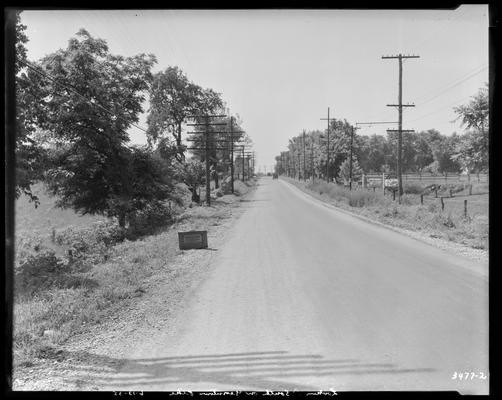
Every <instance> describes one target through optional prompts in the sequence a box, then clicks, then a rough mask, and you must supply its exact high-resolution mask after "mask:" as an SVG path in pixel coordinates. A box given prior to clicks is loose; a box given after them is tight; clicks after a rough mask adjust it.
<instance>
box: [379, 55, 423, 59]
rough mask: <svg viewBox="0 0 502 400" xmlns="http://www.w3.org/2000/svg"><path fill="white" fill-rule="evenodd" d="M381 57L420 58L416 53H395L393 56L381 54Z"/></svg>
mask: <svg viewBox="0 0 502 400" xmlns="http://www.w3.org/2000/svg"><path fill="white" fill-rule="evenodd" d="M382 58H383V59H389V58H420V56H417V55H403V54H397V55H395V56H382Z"/></svg>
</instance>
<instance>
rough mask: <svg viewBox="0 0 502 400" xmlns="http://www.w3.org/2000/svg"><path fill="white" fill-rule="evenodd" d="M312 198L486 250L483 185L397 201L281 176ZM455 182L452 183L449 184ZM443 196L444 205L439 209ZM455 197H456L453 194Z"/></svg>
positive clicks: (378, 194) (369, 192)
mask: <svg viewBox="0 0 502 400" xmlns="http://www.w3.org/2000/svg"><path fill="white" fill-rule="evenodd" d="M282 179H285V180H286V181H287V182H290V183H292V184H294V185H295V186H297V187H299V188H300V189H302V190H304V191H307V192H308V193H311V194H313V195H314V196H315V197H317V198H319V199H321V200H323V201H326V202H328V203H331V204H333V205H335V206H337V207H340V208H343V209H346V210H349V211H351V212H354V213H357V214H360V215H363V216H365V217H368V218H370V219H373V220H377V221H379V222H382V223H384V224H387V225H390V226H395V227H398V228H402V229H406V230H409V231H414V232H421V233H423V234H424V235H426V236H428V237H431V238H441V239H445V240H448V241H452V242H455V243H459V244H463V245H466V246H468V247H470V248H473V249H484V250H487V249H488V227H489V221H488V194H486V193H485V194H480V195H474V193H483V192H486V190H487V184H486V183H485V184H479V185H477V186H474V187H473V195H472V196H465V194H466V192H467V189H465V190H461V191H459V192H457V193H456V194H454V197H452V198H449V197H446V196H449V188H448V187H447V188H446V190H443V191H440V192H438V198H435V197H434V194H428V195H424V204H423V205H421V204H420V195H419V194H405V195H403V197H402V202H401V204H398V202H397V197H396V200H395V201H393V196H392V194H390V193H389V192H387V193H386V195H385V196H384V195H383V193H382V191H381V190H378V189H376V190H375V191H373V190H363V189H358V190H353V191H352V192H350V191H349V190H348V189H347V188H344V187H343V186H338V185H334V184H327V183H326V182H323V181H316V182H314V183H312V182H302V181H298V180H293V179H290V178H284V177H283V178H282ZM453 186H455V185H452V187H453ZM440 196H445V197H444V198H443V201H444V204H445V208H444V211H441V200H440ZM455 196H457V197H455ZM464 199H467V211H468V212H467V218H465V217H464Z"/></svg>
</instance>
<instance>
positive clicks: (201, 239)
mask: <svg viewBox="0 0 502 400" xmlns="http://www.w3.org/2000/svg"><path fill="white" fill-rule="evenodd" d="M178 240H179V246H180V250H190V249H207V231H188V232H178Z"/></svg>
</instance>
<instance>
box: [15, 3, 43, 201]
mask: <svg viewBox="0 0 502 400" xmlns="http://www.w3.org/2000/svg"><path fill="white" fill-rule="evenodd" d="M25 30H26V25H23V24H22V23H21V19H20V14H19V13H17V14H16V62H15V73H16V142H15V143H16V149H15V153H16V197H19V196H20V195H21V194H22V193H24V194H25V195H27V196H28V197H29V198H30V200H31V201H33V202H34V204H35V206H37V205H38V197H37V196H36V195H35V194H34V193H33V191H32V186H33V184H34V183H35V182H37V181H39V180H40V179H41V178H42V172H43V170H44V168H45V160H46V157H45V155H46V154H45V149H44V147H43V146H41V145H40V143H39V141H38V140H37V138H36V135H37V126H36V121H35V119H36V114H37V112H39V111H40V110H39V99H40V97H41V93H40V91H39V90H38V88H37V86H36V85H33V84H32V83H31V81H30V79H29V78H28V76H27V73H26V71H27V67H26V63H27V62H28V58H27V51H26V47H25V45H26V43H27V42H28V37H27V36H26V33H25Z"/></svg>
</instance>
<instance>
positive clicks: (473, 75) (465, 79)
mask: <svg viewBox="0 0 502 400" xmlns="http://www.w3.org/2000/svg"><path fill="white" fill-rule="evenodd" d="M486 69H488V65H486V66H484V67H483V68H482V69H480V70H479V71H477V72H473V73H470V74H469V75H468V76H466V77H464V78H463V79H461V80H460V81H458V82H456V83H453V84H451V85H449V86H447V87H446V88H444V89H443V90H441V91H440V92H439V93H437V94H435V95H434V96H432V97H430V98H428V99H427V100H424V101H420V102H419V103H418V104H417V105H423V104H426V103H428V102H429V101H431V100H434V99H435V98H437V97H439V96H441V95H442V94H444V93H446V92H448V91H449V90H450V89H453V88H454V87H456V86H458V85H460V84H462V83H464V82H465V81H467V80H469V79H471V78H473V77H475V76H476V75H478V74H480V73H481V72H483V71H484V70H486Z"/></svg>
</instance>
